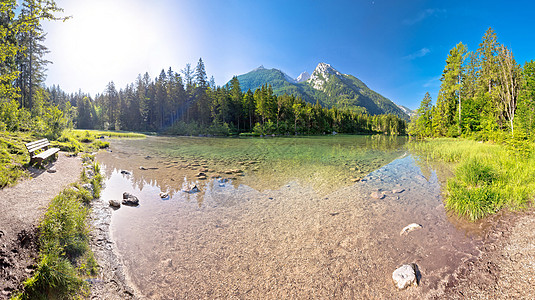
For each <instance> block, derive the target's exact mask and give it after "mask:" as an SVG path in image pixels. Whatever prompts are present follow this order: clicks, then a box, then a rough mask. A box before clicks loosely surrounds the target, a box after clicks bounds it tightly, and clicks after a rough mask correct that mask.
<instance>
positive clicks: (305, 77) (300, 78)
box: [296, 71, 310, 82]
mask: <svg viewBox="0 0 535 300" xmlns="http://www.w3.org/2000/svg"><path fill="white" fill-rule="evenodd" d="M309 78H310V74H308V72H307V71H304V72H303V73H301V74H300V75H299V76H298V77H297V79H296V81H297V82H303V81H307V80H308V79H309Z"/></svg>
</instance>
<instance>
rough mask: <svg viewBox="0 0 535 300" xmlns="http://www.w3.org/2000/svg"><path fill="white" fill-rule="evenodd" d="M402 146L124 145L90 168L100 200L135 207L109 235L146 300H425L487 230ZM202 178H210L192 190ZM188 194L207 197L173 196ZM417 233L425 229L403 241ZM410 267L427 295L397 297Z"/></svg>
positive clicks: (309, 142)
mask: <svg viewBox="0 0 535 300" xmlns="http://www.w3.org/2000/svg"><path fill="white" fill-rule="evenodd" d="M405 141H406V140H405V139H403V138H391V137H384V136H373V137H369V136H335V137H332V136H328V137H303V138H274V139H216V138H185V137H179V138H160V137H157V138H154V137H151V138H148V139H146V140H119V141H114V142H113V143H112V152H105V153H100V154H99V156H98V159H99V161H100V162H102V164H103V166H104V171H105V173H106V177H107V180H106V187H105V189H104V190H103V193H102V197H103V198H104V199H106V200H108V199H120V198H121V195H122V193H123V192H130V193H133V194H134V195H136V196H138V197H139V199H140V202H141V205H140V206H139V207H135V208H133V207H124V206H123V207H122V208H121V209H119V210H117V211H114V213H113V217H112V225H111V230H112V235H113V239H114V241H115V242H116V244H117V247H118V250H119V253H120V254H121V255H122V257H123V260H124V263H125V265H126V266H127V269H128V272H129V275H130V278H131V281H132V282H133V283H134V284H135V286H136V287H137V288H138V289H139V290H140V291H141V292H142V293H143V294H144V295H145V296H147V297H149V298H154V299H182V298H250V299H258V298H263V299H264V298H272V299H275V298H321V299H324V298H392V297H395V298H410V297H415V296H417V297H423V296H430V295H431V296H432V295H433V294H435V293H436V292H438V291H439V290H440V287H441V286H442V285H443V284H444V283H445V282H447V281H448V280H449V279H450V278H449V276H450V275H451V274H452V273H453V271H454V270H455V269H456V268H457V267H458V266H459V265H460V264H461V263H462V262H463V261H466V260H469V259H473V258H474V256H475V255H477V254H478V247H479V246H480V245H481V243H482V239H481V235H482V232H483V231H484V229H485V227H486V226H487V224H485V223H483V222H481V223H476V224H470V225H469V224H466V223H464V222H462V221H460V220H456V219H454V218H453V217H451V216H448V215H447V214H446V212H445V211H444V207H443V205H442V201H441V196H440V181H441V180H439V177H438V176H437V173H438V174H441V173H442V170H441V169H436V170H438V172H437V171H435V169H434V168H431V167H430V166H428V165H426V164H424V163H422V162H420V161H419V160H418V159H416V158H415V156H412V155H410V154H409V153H407V152H406V151H405V149H404V147H403V145H404V143H405ZM140 166H143V167H144V168H145V169H146V170H140V169H139V167H140ZM236 169H240V170H241V171H242V172H230V173H231V174H225V172H229V171H230V170H234V171H236ZM120 170H128V171H130V172H131V173H132V174H130V175H124V174H121V173H120ZM200 171H203V173H206V175H208V176H207V177H208V178H207V179H205V180H200V179H198V178H197V177H195V175H197V174H198V173H199V172H200ZM212 175H213V176H215V175H220V176H221V177H225V178H226V180H222V179H221V178H219V179H218V178H210V177H211V176H212ZM441 176H442V175H441ZM446 176H447V175H446ZM443 177H444V176H443ZM355 178H363V180H361V181H360V182H354V181H353V180H354V179H355ZM352 179H353V180H352ZM443 179H444V178H442V180H443ZM192 184H196V185H197V186H198V187H199V188H200V190H201V192H199V193H194V194H188V193H185V192H182V191H181V190H182V189H184V188H185V187H187V186H190V185H192ZM395 190H403V192H401V193H393V191H395ZM160 191H166V192H169V193H170V194H171V197H170V199H168V200H162V199H160V198H159V196H158V193H159V192H160ZM373 192H377V193H380V194H384V198H383V199H376V198H374V197H371V196H370V195H371V194H372V193H373ZM413 222H416V223H419V224H422V225H423V229H421V230H417V231H414V232H411V233H410V234H409V235H407V236H400V231H401V229H402V228H403V227H404V226H406V225H407V224H409V223H413ZM404 263H416V264H417V265H418V266H419V268H420V272H421V273H422V279H421V285H420V287H418V288H416V289H409V290H407V291H403V292H398V291H396V290H395V289H394V287H393V284H392V282H391V273H392V271H393V270H394V269H395V268H396V267H398V266H399V265H401V264H404Z"/></svg>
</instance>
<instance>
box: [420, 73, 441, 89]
mask: <svg viewBox="0 0 535 300" xmlns="http://www.w3.org/2000/svg"><path fill="white" fill-rule="evenodd" d="M440 78H442V75H439V76H435V77H433V78H430V79H428V80H427V81H426V82H425V83H424V84H423V85H422V86H423V87H425V88H429V87H438V86H440Z"/></svg>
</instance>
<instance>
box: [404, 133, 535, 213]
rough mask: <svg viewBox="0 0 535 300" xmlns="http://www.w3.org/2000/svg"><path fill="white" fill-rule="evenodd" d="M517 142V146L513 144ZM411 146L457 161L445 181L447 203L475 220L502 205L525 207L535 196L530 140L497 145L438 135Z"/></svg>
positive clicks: (431, 156) (534, 157)
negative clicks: (442, 137)
mask: <svg viewBox="0 0 535 300" xmlns="http://www.w3.org/2000/svg"><path fill="white" fill-rule="evenodd" d="M511 145H514V146H511ZM409 147H410V148H411V149H413V150H415V151H417V152H419V153H420V154H421V155H422V156H423V157H426V158H427V159H428V160H442V161H446V162H453V163H455V164H454V166H455V168H456V171H455V176H454V177H453V178H450V179H449V180H448V183H447V185H446V191H445V194H446V198H445V201H444V202H445V207H446V208H447V209H451V210H453V211H455V212H456V213H458V214H459V215H461V216H464V217H466V218H468V219H470V220H472V221H474V220H477V219H481V218H484V217H486V216H488V215H490V214H494V213H496V212H498V211H500V210H501V209H504V208H507V209H510V210H519V209H524V208H526V207H528V206H529V205H531V204H532V201H533V198H534V196H535V181H533V178H535V153H534V152H533V151H532V150H531V149H533V144H531V143H530V142H528V141H506V142H504V143H503V144H500V145H497V144H492V143H482V142H477V141H471V140H462V139H435V140H427V141H422V142H416V143H411V144H410V145H409Z"/></svg>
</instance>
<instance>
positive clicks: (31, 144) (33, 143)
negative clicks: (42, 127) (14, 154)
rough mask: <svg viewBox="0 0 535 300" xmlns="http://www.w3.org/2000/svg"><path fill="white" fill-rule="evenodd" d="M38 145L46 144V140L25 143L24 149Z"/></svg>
mask: <svg viewBox="0 0 535 300" xmlns="http://www.w3.org/2000/svg"><path fill="white" fill-rule="evenodd" d="M39 143H48V139H42V140H38V141H35V142H29V143H26V147H31V146H33V145H35V144H39Z"/></svg>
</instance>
